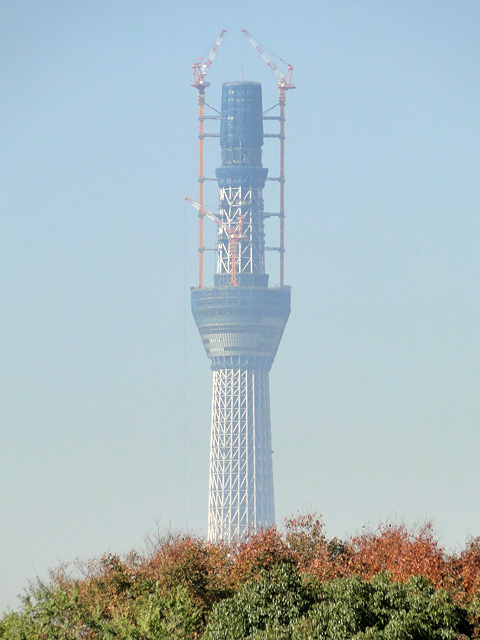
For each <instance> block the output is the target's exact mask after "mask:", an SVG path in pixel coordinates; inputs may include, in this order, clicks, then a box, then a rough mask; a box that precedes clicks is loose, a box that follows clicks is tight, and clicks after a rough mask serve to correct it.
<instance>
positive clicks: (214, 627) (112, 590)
mask: <svg viewBox="0 0 480 640" xmlns="http://www.w3.org/2000/svg"><path fill="white" fill-rule="evenodd" d="M150 542H151V544H150V547H149V550H148V552H145V553H144V554H138V553H136V552H131V553H130V554H128V555H127V556H125V557H119V556H118V555H116V554H106V555H104V556H102V557H101V558H99V559H95V560H92V561H89V562H74V563H73V564H72V565H71V566H69V565H62V566H60V567H58V568H57V569H56V570H54V571H52V573H51V576H50V578H49V580H48V581H44V582H42V581H39V580H37V581H36V582H34V583H32V584H31V585H30V586H29V587H28V588H27V590H26V592H25V594H24V596H23V598H22V600H21V606H20V607H19V609H18V610H16V611H8V612H6V613H5V614H4V615H3V616H2V617H1V618H0V639H3V638H4V639H8V640H44V639H48V640H56V639H57V638H58V639H59V640H60V639H62V640H70V639H71V640H77V639H85V640H96V639H97V638H98V639H102V640H103V639H110V638H112V639H113V638H124V639H126V640H156V639H159V638H177V639H188V640H200V639H201V638H203V639H205V640H222V639H225V640H227V639H228V640H236V639H237V638H238V639H239V640H240V639H242V640H244V639H250V640H274V639H275V640H287V639H288V640H300V639H304V638H311V639H312V640H316V639H318V640H320V639H322V640H347V639H348V640H350V639H352V640H367V639H371V640H377V639H385V640H396V639H402V640H417V639H418V640H450V639H452V640H454V639H457V640H458V639H461V638H472V639H473V638H475V639H478V638H480V538H476V539H472V540H470V541H469V542H468V544H467V545H466V547H465V549H463V550H462V551H461V552H459V553H455V554H448V553H446V552H445V550H444V549H443V548H442V547H441V545H440V544H439V543H438V541H437V540H436V539H435V536H434V533H433V529H432V527H431V525H426V526H423V527H415V528H413V529H408V528H407V527H405V526H404V525H382V526H380V527H379V528H378V529H377V530H374V531H367V530H364V531H363V532H362V533H361V534H360V535H358V536H353V537H351V538H349V539H347V540H338V539H336V538H333V539H328V538H327V537H326V535H325V533H324V526H323V521H322V520H321V518H318V517H316V516H315V515H313V516H312V515H309V516H300V517H298V518H292V519H291V520H288V521H287V522H286V523H285V530H284V531H283V532H279V531H278V530H277V529H270V530H268V531H263V532H260V533H258V534H257V535H253V536H251V537H250V538H249V539H247V540H245V541H244V542H242V543H239V544H232V545H224V544H211V543H208V542H206V541H205V540H203V539H202V538H200V537H197V536H195V535H190V534H171V533H170V534H167V535H165V536H163V537H158V538H157V539H155V540H154V541H153V542H152V541H150Z"/></svg>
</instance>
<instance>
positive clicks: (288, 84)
mask: <svg viewBox="0 0 480 640" xmlns="http://www.w3.org/2000/svg"><path fill="white" fill-rule="evenodd" d="M242 31H243V33H244V34H245V36H246V37H247V39H248V40H249V41H250V43H251V44H252V45H253V47H254V48H255V49H256V50H257V51H258V53H259V54H260V55H261V56H262V58H263V60H264V61H265V62H266V63H267V65H268V66H269V67H270V69H272V71H273V73H274V74H275V75H276V76H277V78H278V84H277V86H278V104H279V106H280V116H279V118H278V119H279V121H280V134H279V138H280V177H279V180H278V181H279V183H280V286H281V287H283V285H284V282H285V105H286V102H287V94H286V92H287V91H288V89H296V88H297V87H296V85H295V84H293V83H292V72H293V65H292V64H289V63H288V62H285V61H284V60H282V62H285V64H287V65H288V70H287V72H286V73H285V74H284V75H283V74H282V73H281V71H280V70H279V68H278V67H277V65H276V64H275V63H274V62H273V61H272V60H271V59H270V58H269V57H268V55H267V54H266V53H265V51H264V50H263V48H262V47H261V45H260V43H259V42H258V41H257V40H256V39H255V38H254V37H253V36H252V34H251V33H249V32H248V31H247V30H246V29H242Z"/></svg>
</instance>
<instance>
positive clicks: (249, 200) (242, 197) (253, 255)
mask: <svg viewBox="0 0 480 640" xmlns="http://www.w3.org/2000/svg"><path fill="white" fill-rule="evenodd" d="M262 214H263V195H262V190H261V189H258V188H252V187H227V188H222V189H220V207H219V217H220V218H221V219H222V220H223V221H224V222H225V224H226V225H227V227H231V228H233V229H234V228H236V227H237V225H238V223H239V221H240V218H242V219H243V222H242V239H241V240H239V242H238V248H237V259H236V262H237V266H236V271H237V273H265V253H264V244H265V240H264V225H263V215H262ZM217 247H218V252H217V273H218V274H226V273H231V270H232V266H231V265H232V252H231V246H230V237H229V235H228V233H227V232H226V231H225V230H224V229H223V228H222V227H219V230H218V244H217Z"/></svg>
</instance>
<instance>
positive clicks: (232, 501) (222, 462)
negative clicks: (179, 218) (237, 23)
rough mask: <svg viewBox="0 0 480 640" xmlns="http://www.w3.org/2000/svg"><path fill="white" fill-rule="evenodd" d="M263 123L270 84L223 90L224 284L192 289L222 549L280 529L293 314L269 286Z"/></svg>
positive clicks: (212, 527)
mask: <svg viewBox="0 0 480 640" xmlns="http://www.w3.org/2000/svg"><path fill="white" fill-rule="evenodd" d="M263 119H264V116H263V112H262V87H261V84H260V83H258V82H243V81H242V82H225V83H224V84H223V88H222V107H221V124H220V146H221V159H222V160H221V166H220V167H219V168H218V169H216V172H215V174H216V180H217V182H218V186H219V189H220V196H219V213H218V218H219V220H220V221H221V222H222V224H219V225H218V232H217V243H216V256H217V258H216V272H215V274H214V286H213V287H211V288H207V287H203V286H199V287H198V288H193V289H192V290H191V303H192V312H193V317H194V319H195V322H196V325H197V327H198V330H199V333H200V337H201V339H202V342H203V346H204V348H205V351H206V354H207V356H208V358H209V359H210V364H211V368H212V370H213V393H212V421H211V441H210V475H209V507H208V539H209V540H210V541H212V542H219V541H222V540H223V541H225V542H231V541H238V540H241V539H242V538H244V536H245V535H246V534H247V533H252V532H255V531H258V530H260V529H261V528H268V527H270V526H272V525H273V524H274V522H275V511H274V491H273V466H272V444H271V428H270V397H269V371H270V369H271V367H272V364H273V361H274V358H275V354H276V352H277V349H278V346H279V344H280V340H281V338H282V334H283V331H284V328H285V325H286V323H287V320H288V316H289V314H290V287H288V286H283V283H282V285H281V286H278V287H269V283H268V279H269V276H268V275H267V274H266V273H265V233H264V219H265V214H264V203H263V188H264V186H265V181H266V179H267V173H268V169H266V168H264V167H263V166H262V146H263V139H264V132H263ZM282 122H283V121H282ZM282 179H283V177H282ZM282 213H283V212H282ZM233 229H235V230H236V231H237V233H236V237H233V235H232V233H229V230H230V231H232V230H233ZM282 250H283V248H282ZM232 270H234V271H235V273H234V274H232Z"/></svg>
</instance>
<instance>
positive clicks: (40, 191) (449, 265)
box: [0, 0, 480, 608]
mask: <svg viewBox="0 0 480 640" xmlns="http://www.w3.org/2000/svg"><path fill="white" fill-rule="evenodd" d="M222 28H225V29H227V34H226V36H225V39H224V41H223V43H222V45H221V48H220V50H219V52H218V55H217V58H216V59H215V62H214V64H213V66H212V68H211V69H210V72H209V75H208V79H209V80H210V82H211V83H212V86H211V88H210V89H209V92H208V94H207V102H209V103H210V104H212V105H213V106H217V107H218V105H219V98H220V90H221V83H222V82H223V81H225V80H237V79H239V78H240V77H241V75H242V72H243V77H245V78H246V79H250V80H259V81H261V82H262V83H263V93H264V107H265V108H268V106H271V105H273V104H275V102H276V97H277V92H276V84H275V76H274V75H273V73H272V72H271V70H270V69H268V67H267V66H266V65H265V63H264V62H263V61H262V60H261V58H260V57H259V56H258V54H257V53H256V52H255V51H254V49H253V48H252V47H251V45H250V44H249V43H248V42H247V41H246V40H245V38H244V36H243V35H242V33H241V29H242V28H247V29H248V30H249V31H251V32H252V33H253V34H254V35H255V36H256V37H257V38H258V39H259V40H260V41H261V42H262V43H265V44H266V45H267V46H268V47H270V48H271V49H272V50H273V51H275V52H276V53H278V54H279V55H281V56H282V57H283V58H284V59H286V60H288V61H289V62H292V63H293V64H294V65H295V71H294V80H295V82H296V83H297V85H298V88H297V89H296V90H295V91H291V92H290V93H289V95H288V101H287V125H286V126H287V141H286V152H287V157H286V175H287V184H286V213H287V222H286V248H287V254H286V282H287V283H288V284H291V285H292V315H291V318H290V320H289V324H288V326H287V329H286V332H285V335H284V339H283V342H282V344H281V346H280V350H279V353H278V356H277V359H276V362H275V365H274V368H273V370H272V373H271V396H272V397H271V402H272V430H273V442H274V449H275V455H274V473H275V492H276V512H277V519H278V521H279V523H281V522H282V521H283V519H284V518H285V517H287V516H289V515H291V514H292V513H296V512H298V511H301V512H305V511H316V512H319V513H322V514H323V516H324V518H325V521H326V529H327V533H328V534H329V535H331V536H333V535H336V536H339V537H345V536H347V535H349V534H354V533H355V532H357V531H359V530H361V528H362V527H363V526H372V527H375V526H376V525H377V524H378V523H379V522H381V521H385V520H391V521H392V520H393V521H396V522H398V521H406V522H407V523H408V524H412V523H414V522H419V521H420V522H421V521H424V520H425V519H431V520H433V522H434V524H435V527H436V530H437V533H438V536H439V537H440V539H441V541H442V542H443V543H444V544H445V545H446V546H447V548H449V549H455V548H458V547H459V546H461V545H463V544H464V542H465V540H466V539H467V537H468V536H471V535H474V536H475V535H480V511H479V509H478V487H479V486H480V468H479V464H478V458H479V449H480V435H479V424H480V394H479V391H478V381H479V377H480V375H479V374H480V371H479V369H480V346H479V345H480V341H479V340H478V333H479V326H480V296H479V284H478V283H479V282H480V258H479V252H478V239H479V237H480V216H479V200H480V197H479V196H480V186H479V184H480V183H479V179H478V176H479V169H480V161H479V148H480V125H479V123H480V118H479V116H480V113H479V105H480V88H479V69H478V67H479V62H478V61H479V60H480V43H479V40H478V33H479V32H480V5H479V4H478V2H476V1H474V0H472V1H465V0H456V1H455V2H454V1H453V0H452V1H443V0H435V1H433V0H430V1H429V0H425V1H423V2H416V1H413V0H406V1H404V2H393V1H392V2H390V1H387V0H383V1H380V0H364V1H362V2H358V1H346V0H335V1H333V0H328V1H319V2H307V1H306V0H299V2H296V3H294V4H292V3H287V2H284V1H283V0H280V1H279V2H276V3H274V4H272V3H259V2H252V1H251V0H246V1H244V2H242V3H241V6H240V3H231V2H226V1H225V2H213V1H211V2H209V1H207V2H205V3H203V4H202V6H201V8H199V5H198V3H194V2H178V3H172V2H168V3H167V2H163V1H161V0H157V1H156V2H153V1H149V0H139V1H138V2H135V3H133V2H129V1H126V0H115V1H108V0H100V1H98V0H97V1H93V0H84V1H82V2H79V1H73V0H62V1H56V0H48V1H45V2H42V3H40V2H36V1H32V0H30V1H27V0H15V1H13V0H10V1H9V0H6V1H4V2H3V3H2V4H1V5H0V35H1V37H0V53H1V55H0V59H1V60H2V63H1V65H0V81H1V84H2V97H1V99H0V110H1V117H0V136H1V148H2V152H1V153H0V180H1V188H0V215H1V220H2V233H1V234H0V292H1V297H2V305H1V307H0V336H1V338H0V339H1V350H0V363H1V367H0V376H1V380H0V419H1V434H2V435H1V449H0V451H1V458H0V514H1V518H0V527H1V528H0V534H1V539H2V548H1V551H0V554H1V557H0V566H1V567H2V575H1V578H0V608H4V607H7V606H11V607H15V606H16V604H17V602H18V601H17V599H16V595H17V594H19V593H21V592H22V590H23V588H24V587H25V586H26V585H27V583H28V580H29V579H33V578H34V577H35V576H36V575H37V574H38V575H40V576H46V575H47V572H48V569H49V568H50V567H54V566H55V565H56V564H57V563H58V562H59V561H73V560H74V559H75V558H77V557H78V558H83V559H85V558H90V557H93V556H96V555H99V554H102V553H104V552H106V551H112V552H113V551H116V552H126V551H128V550H129V549H130V548H132V547H135V548H138V549H140V550H141V549H142V545H143V540H144V536H145V535H147V534H149V533H151V532H152V531H154V530H156V528H157V526H158V527H160V529H161V530H163V529H166V528H167V527H170V526H171V527H173V528H174V529H182V530H185V529H191V530H193V531H195V532H198V533H200V534H204V533H205V532H206V516H207V490H208V486H207V484H208V447H209V420H210V415H209V414H210V394H211V373H210V369H209V365H208V362H207V359H206V357H205V355H204V352H203V349H202V346H201V342H200V339H199V337H198V335H197V334H196V329H195V325H194V322H193V319H192V318H191V314H190V308H189V288H190V286H194V285H195V284H196V283H197V266H196V265H197V254H196V217H195V212H194V210H193V209H191V207H189V205H186V204H185V203H184V201H183V197H184V196H185V195H190V196H192V197H196V194H197V120H196V117H197V106H196V92H195V90H194V89H192V88H191V87H190V86H189V83H190V81H191V76H190V66H191V64H192V63H193V62H194V61H195V60H197V59H198V58H199V57H200V56H201V55H203V54H207V53H208V51H209V48H210V47H211V45H212V43H213V42H214V40H215V38H216V36H217V34H218V33H219V32H220V30H221V29H222ZM275 144H277V143H276V142H273V141H269V142H268V143H266V146H265V153H264V164H265V166H267V167H269V169H270V171H271V174H272V175H274V174H275V173H276V165H275V162H276V159H277V148H276V147H275ZM216 145H217V142H216V141H209V142H208V149H207V152H206V165H207V166H206V172H207V173H208V172H209V168H210V171H211V173H210V175H212V173H213V169H214V168H215V167H216V166H218V164H219V162H220V154H219V149H218V148H217V146H216ZM269 189H271V191H268V190H266V191H265V200H266V203H267V208H269V209H270V208H273V205H274V203H275V198H276V193H275V192H274V189H273V187H269ZM206 202H207V204H208V205H209V206H211V207H212V208H214V207H215V206H216V205H217V193H216V190H215V188H214V187H213V186H212V185H210V186H209V190H208V191H207V195H206ZM269 204H272V206H271V207H270V206H269ZM212 226H214V225H212ZM214 231H215V230H211V229H210V232H211V233H212V234H213V232H214ZM271 234H272V236H270V244H273V243H274V241H275V231H274V229H273V228H272V229H271ZM211 237H212V238H213V235H212V236H211ZM267 240H268V239H267ZM213 269H214V266H213V263H212V262H211V261H210V262H208V261H207V265H206V277H207V282H208V279H209V278H210V282H211V276H210V274H213ZM276 270H277V266H276V265H275V263H274V262H272V264H271V269H270V271H271V273H272V281H273V282H275V273H276Z"/></svg>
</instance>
